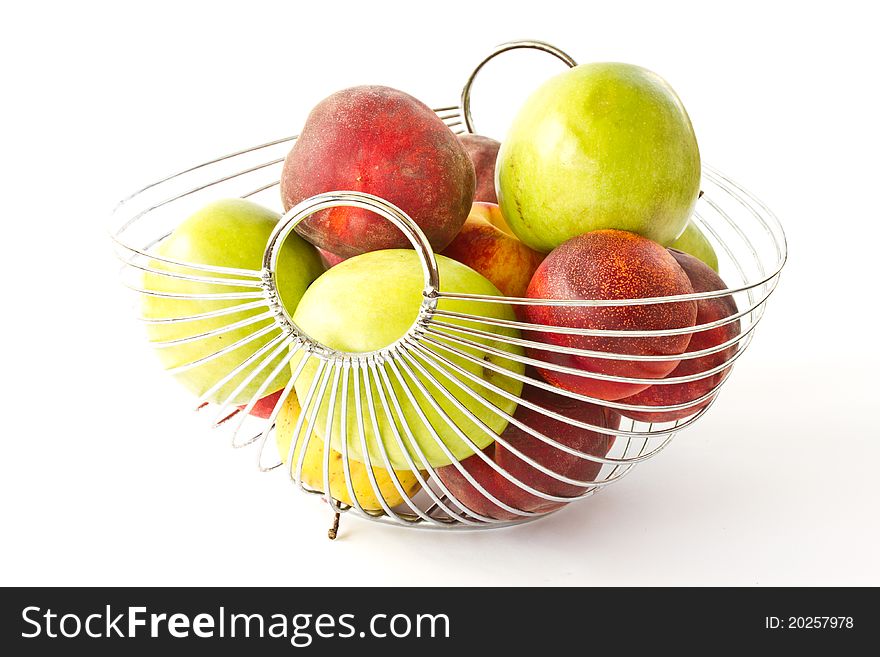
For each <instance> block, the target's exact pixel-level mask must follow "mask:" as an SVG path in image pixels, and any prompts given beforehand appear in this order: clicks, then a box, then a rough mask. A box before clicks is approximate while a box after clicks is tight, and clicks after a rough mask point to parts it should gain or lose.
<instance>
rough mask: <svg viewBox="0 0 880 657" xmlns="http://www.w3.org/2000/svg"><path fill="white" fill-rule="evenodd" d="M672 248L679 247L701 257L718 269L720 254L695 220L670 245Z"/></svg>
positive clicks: (680, 249)
mask: <svg viewBox="0 0 880 657" xmlns="http://www.w3.org/2000/svg"><path fill="white" fill-rule="evenodd" d="M669 248H671V249H678V250H679V251H684V252H685V253H689V254H690V255H692V256H694V257H695V258H699V259H700V260H702V261H703V262H705V263H706V264H707V265H709V266H710V267H711V268H712V269H714V270H715V271H716V272H717V271H718V255H717V254H716V253H715V249H713V248H712V244H711V242H709V240H708V239H707V238H706V236H705V235H704V234H703V231H701V230H700V229H699V228H698V227H697V225H696V224H695V223H694V222H693V221H689V222H688V224H687V226H686V227H685V229H684V232H683V233H682V234H681V235H680V236H679V238H678V239H677V240H675V241H674V242H673V243H672V244H670V245H669Z"/></svg>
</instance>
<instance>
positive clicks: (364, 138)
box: [281, 86, 476, 257]
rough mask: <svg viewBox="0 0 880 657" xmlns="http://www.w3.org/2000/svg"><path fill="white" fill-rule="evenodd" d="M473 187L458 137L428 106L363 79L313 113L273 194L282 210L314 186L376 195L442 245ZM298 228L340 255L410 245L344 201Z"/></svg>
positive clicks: (468, 201)
mask: <svg viewBox="0 0 880 657" xmlns="http://www.w3.org/2000/svg"><path fill="white" fill-rule="evenodd" d="M475 184H476V183H475V177H474V167H473V164H472V163H471V160H470V158H469V157H468V154H467V152H466V151H465V149H464V147H463V146H462V145H461V142H459V141H458V139H457V138H456V136H455V135H454V134H453V133H452V131H451V130H450V129H449V128H448V127H447V126H446V124H445V123H443V121H442V120H440V118H438V117H437V115H436V114H435V113H434V112H433V111H431V109H430V108H429V107H428V106H427V105H425V104H424V103H422V102H420V101H419V100H417V99H415V98H413V97H412V96H410V95H409V94H405V93H403V92H402V91H397V90H396V89H391V88H388V87H380V86H362V87H353V88H351V89H345V90H343V91H338V92H336V93H334V94H332V95H331V96H329V97H328V98H326V99H324V100H323V101H321V102H320V103H318V105H317V106H316V107H315V108H314V109H313V110H312V111H311V113H310V114H309V117H308V119H307V120H306V124H305V126H304V127H303V129H302V133H301V134H300V136H299V138H298V139H297V140H296V142H295V143H294V145H293V148H291V149H290V153H288V155H287V159H286V160H285V161H284V169H283V171H282V174H281V198H282V201H283V203H284V208H285V210H288V209H290V208H291V207H292V206H294V205H295V204H297V203H299V202H300V201H302V200H303V199H306V198H308V197H310V196H313V195H315V194H319V193H321V192H330V191H338V190H353V191H360V192H367V193H370V194H374V195H376V196H380V197H382V198H384V199H386V200H388V201H390V202H392V203H394V204H395V205H397V206H398V207H399V208H401V209H402V210H403V211H404V212H406V213H407V214H408V215H409V216H410V217H412V219H413V220H414V221H415V222H416V223H417V224H418V225H419V227H420V228H421V229H422V231H423V232H424V233H425V235H426V236H427V237H428V240H429V241H430V242H431V246H432V247H433V248H434V250H435V251H442V250H443V249H444V248H446V246H447V245H448V244H449V243H450V242H451V241H452V239H453V238H454V237H455V236H456V234H457V233H458V231H459V229H460V228H461V226H462V224H464V221H465V219H466V218H467V215H468V212H469V211H470V207H471V203H472V202H473V198H474V185H475ZM297 232H299V233H300V234H301V235H302V236H303V237H305V238H306V239H308V240H309V241H310V242H312V243H313V244H314V245H315V246H318V247H320V248H322V249H324V250H326V251H330V252H331V253H335V254H337V255H339V256H343V257H349V256H353V255H357V254H359V253H365V252H367V251H375V250H377V249H392V248H408V247H409V246H410V242H409V240H408V239H407V238H406V237H405V236H404V235H403V233H402V232H401V231H400V230H398V229H397V228H396V227H395V226H394V225H393V224H391V223H390V222H389V221H387V220H386V219H383V218H382V217H379V216H378V215H376V214H375V213H373V212H370V211H368V210H363V209H360V208H352V207H338V208H331V209H328V210H322V211H321V212H318V213H315V214H313V215H312V216H311V217H309V218H308V219H306V220H304V221H303V222H302V223H300V224H299V225H298V226H297Z"/></svg>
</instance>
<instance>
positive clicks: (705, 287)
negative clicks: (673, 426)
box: [620, 249, 740, 422]
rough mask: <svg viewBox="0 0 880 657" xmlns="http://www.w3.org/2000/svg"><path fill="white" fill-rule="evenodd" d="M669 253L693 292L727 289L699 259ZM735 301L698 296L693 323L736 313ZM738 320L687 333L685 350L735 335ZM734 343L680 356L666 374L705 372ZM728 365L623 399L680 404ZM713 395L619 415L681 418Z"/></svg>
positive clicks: (714, 381) (720, 360)
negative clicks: (671, 408) (673, 408)
mask: <svg viewBox="0 0 880 657" xmlns="http://www.w3.org/2000/svg"><path fill="white" fill-rule="evenodd" d="M669 252H670V253H671V254H672V257H673V258H675V260H676V261H677V262H678V264H679V265H680V266H681V268H682V269H683V270H684V272H685V274H687V276H688V278H689V279H690V282H691V285H692V286H693V288H694V292H714V291H716V290H724V289H727V285H725V284H724V281H723V280H721V277H720V276H718V274H716V273H715V272H714V271H712V269H710V268H709V266H708V265H706V264H705V263H704V262H702V261H701V260H698V259H697V258H695V257H693V256H692V255H689V254H687V253H683V252H681V251H676V250H674V249H669ZM736 310H737V309H736V301H734V299H733V297H732V296H726V297H716V298H714V299H700V300H699V301H697V323H696V325H697V326H699V325H701V324H708V323H710V322H717V321H720V320H722V319H724V318H726V317H731V316H733V315H735V314H736ZM739 332H740V326H739V320H738V319H737V320H734V321H732V322H729V323H727V324H724V325H722V326H717V327H715V328H711V329H706V330H704V331H697V332H695V333H693V335H692V336H691V341H690V343H689V344H688V348H687V352H685V353H692V352H695V351H702V350H704V349H711V348H712V347H717V346H719V345H721V344H724V343H725V342H728V341H730V340H733V339H734V338H735V337H736V336H737V335H739ZM736 349H737V347H736V345H735V344H733V345H730V346H729V347H727V348H726V349H723V350H721V351H716V352H715V353H714V354H707V355H705V356H700V357H699V358H683V359H682V361H681V362H680V363H679V364H678V367H676V368H675V369H674V370H672V371H671V372H670V373H669V375H668V377H669V378H673V377H679V376H688V375H691V374H698V373H700V372H707V371H709V370H711V369H714V368H716V367H720V366H722V365H724V363H726V362H727V361H728V360H730V359H731V358H732V357H733V355H734V354H735V353H736ZM729 369H730V368H729V367H726V368H724V369H722V370H721V371H720V372H717V373H715V374H711V375H709V376H707V377H705V378H702V379H697V380H695V381H688V382H684V383H671V384H667V385H663V384H657V385H653V386H651V387H650V388H647V389H646V390H643V391H641V392H639V393H637V394H635V395H633V396H632V397H627V398H626V399H624V400H623V401H624V402H626V403H627V404H638V405H644V406H671V405H673V404H684V403H686V402H690V401H694V400H697V399H699V398H700V397H702V396H703V395H706V394H707V393H709V392H710V391H711V390H712V389H713V388H714V387H715V386H717V385H718V384H719V383H721V381H722V380H723V379H724V377H725V376H726V374H727V371H728V370H729ZM713 397H714V395H712V396H711V397H709V398H708V399H706V400H705V401H703V402H700V403H699V404H695V405H693V406H691V407H690V408H685V409H681V410H678V411H662V412H653V411H625V410H622V411H620V412H621V413H622V414H623V415H626V416H627V417H631V418H633V419H634V420H642V421H644V422H672V421H673V420H679V419H681V418H684V417H687V416H689V415H693V414H694V413H696V412H697V411H699V410H700V409H701V408H703V407H704V406H706V405H708V404H709V402H710V401H712V398H713Z"/></svg>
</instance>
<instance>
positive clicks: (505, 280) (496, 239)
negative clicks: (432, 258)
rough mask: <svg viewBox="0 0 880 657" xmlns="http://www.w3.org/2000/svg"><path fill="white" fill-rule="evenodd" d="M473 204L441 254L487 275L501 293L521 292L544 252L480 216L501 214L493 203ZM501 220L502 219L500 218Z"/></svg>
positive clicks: (524, 291) (516, 295)
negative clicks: (459, 229) (465, 219)
mask: <svg viewBox="0 0 880 657" xmlns="http://www.w3.org/2000/svg"><path fill="white" fill-rule="evenodd" d="M474 208H475V209H477V208H479V209H477V210H476V211H475V210H471V214H470V215H469V216H468V219H467V221H466V222H465V223H464V226H462V228H461V231H460V232H459V233H458V235H456V236H455V239H454V240H452V243H451V244H450V245H449V246H447V247H446V249H444V251H443V255H445V256H448V257H450V258H452V259H453V260H458V261H459V262H461V263H463V264H465V265H467V266H468V267H470V268H471V269H475V270H476V271H478V272H480V273H481V274H482V275H483V276H485V277H486V278H488V279H489V280H490V281H492V283H493V284H494V285H495V287H497V288H498V289H499V290H501V292H502V293H503V294H504V296H508V297H522V296H525V293H526V289H527V288H528V286H529V281H530V280H532V274H534V273H535V270H536V269H537V268H538V265H540V264H541V261H542V260H543V259H544V254H543V253H539V252H538V251H535V250H534V249H530V248H529V247H527V246H526V245H525V244H523V243H522V242H520V241H519V240H518V239H516V238H515V237H513V236H512V235H508V234H507V233H505V232H504V231H502V230H501V229H500V228H497V227H496V226H494V225H493V224H491V223H489V222H488V221H487V220H486V219H484V218H483V216H484V215H485V214H490V215H491V214H497V215H499V216H500V215H501V210H500V209H499V208H498V206H497V205H495V204H494V203H474ZM502 221H503V219H502Z"/></svg>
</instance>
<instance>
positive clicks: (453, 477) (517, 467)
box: [437, 386, 620, 520]
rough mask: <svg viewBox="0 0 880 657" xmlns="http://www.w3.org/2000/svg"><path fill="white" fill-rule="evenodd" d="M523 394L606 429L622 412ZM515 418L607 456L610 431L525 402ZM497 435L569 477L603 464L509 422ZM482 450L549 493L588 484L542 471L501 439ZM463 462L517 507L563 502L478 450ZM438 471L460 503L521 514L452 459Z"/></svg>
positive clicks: (543, 509) (536, 392)
mask: <svg viewBox="0 0 880 657" xmlns="http://www.w3.org/2000/svg"><path fill="white" fill-rule="evenodd" d="M523 397H524V399H526V400H527V401H530V402H532V403H534V404H536V405H538V406H540V407H541V408H544V409H547V410H549V411H552V412H555V413H558V414H559V415H562V416H564V417H567V418H569V419H572V420H576V421H580V422H585V423H587V424H591V425H594V426H597V427H606V428H609V429H616V428H617V427H618V426H619V422H620V416H619V415H617V414H616V413H608V412H606V410H607V409H605V408H603V407H601V406H596V405H594V404H588V403H585V402H580V401H576V400H573V399H570V398H568V397H564V396H563V395H560V394H558V393H554V392H549V391H546V390H542V389H541V388H537V387H534V386H526V387H525V388H524V392H523ZM514 418H516V419H517V420H519V421H521V422H522V423H523V424H525V425H526V426H528V427H529V428H532V429H534V430H536V431H538V432H540V433H542V434H544V435H545V436H547V437H548V438H551V439H553V440H555V441H556V442H558V443H561V444H563V445H565V446H566V447H571V448H572V449H575V450H577V451H579V452H583V453H585V454H590V455H592V456H600V457H604V456H606V455H607V454H608V452H609V451H610V450H611V447H612V445H613V444H614V436H613V435H606V434H600V433H598V432H595V431H591V430H588V429H583V428H580V427H575V426H572V425H571V424H569V423H568V422H565V421H563V420H557V419H554V418H550V417H547V416H546V415H544V414H543V413H540V412H538V411H535V410H532V409H530V408H527V407H526V406H524V405H520V406H519V407H518V408H517V409H516V413H515V414H514ZM501 438H502V439H503V440H504V441H506V442H507V443H508V444H509V445H510V446H511V447H512V448H514V449H517V450H519V451H520V452H522V453H523V454H524V455H525V456H527V457H529V458H531V459H533V460H534V461H536V462H537V463H539V464H541V465H542V466H544V467H546V468H548V469H550V470H552V471H553V472H556V473H557V474H559V475H563V476H566V477H569V478H571V479H577V480H579V481H584V482H589V481H593V480H595V479H596V477H597V475H598V474H599V471H600V470H601V469H602V464H601V463H596V462H594V461H590V460H589V459H585V458H582V457H580V456H577V455H575V454H570V453H568V452H565V451H563V450H561V449H558V448H556V447H553V446H552V445H548V444H547V443H545V442H543V441H542V440H540V439H539V438H536V437H535V436H533V435H531V434H530V433H528V432H527V431H525V430H523V429H521V428H520V427H518V426H516V425H514V424H512V423H511V424H508V425H507V428H506V429H505V430H504V432H503V433H502V434H501ZM484 453H485V454H486V455H487V456H489V457H490V458H491V459H494V461H495V463H497V464H498V465H499V466H501V467H502V468H503V469H505V470H506V471H507V472H508V473H509V474H511V475H512V476H513V477H515V478H516V479H518V480H519V481H521V482H523V483H525V484H527V485H529V486H531V487H532V488H535V489H537V490H539V491H541V492H543V493H547V494H548V495H556V496H560V497H575V496H577V495H580V494H581V493H583V492H584V491H585V490H586V488H585V487H584V486H575V485H574V484H569V483H567V482H562V481H559V480H558V479H556V478H555V477H553V476H551V475H548V474H545V473H543V472H541V471H540V470H538V469H537V468H535V467H534V466H532V465H530V464H528V463H527V462H526V461H524V460H523V459H521V458H520V457H519V456H517V455H516V454H514V453H513V452H512V451H510V449H508V448H507V447H506V446H505V445H502V444H501V442H500V441H496V442H495V443H493V444H492V445H490V446H489V447H488V448H486V450H484ZM461 466H462V467H463V468H464V469H465V470H466V471H467V472H468V473H469V474H470V475H471V476H472V477H474V479H475V480H476V481H477V482H478V483H479V484H480V485H481V486H483V487H484V488H485V489H486V490H487V491H488V492H489V493H491V494H492V495H494V496H495V497H497V498H498V499H499V500H500V501H502V502H504V503H505V504H507V505H509V506H512V507H513V508H515V509H520V510H522V511H531V512H537V513H547V512H549V511H552V510H553V509H557V508H559V507H560V506H562V505H563V503H562V502H553V501H550V500H545V499H542V498H540V497H537V496H536V495H533V494H531V493H529V492H527V491H524V490H523V489H521V488H520V487H518V486H517V485H516V484H514V483H512V482H510V481H509V480H508V479H507V478H505V477H504V476H503V475H502V474H500V473H499V472H496V471H495V470H494V468H492V466H491V465H489V464H488V463H486V462H485V461H483V459H481V458H480V457H479V456H477V455H473V456H470V457H468V458H466V459H465V460H463V461H462V462H461ZM437 476H438V477H439V478H440V480H441V481H442V482H443V483H444V484H445V485H446V486H447V487H448V488H449V489H450V491H451V492H452V493H453V494H454V495H455V496H456V497H457V498H458V500H459V501H460V502H461V503H462V504H463V505H465V506H466V507H467V508H468V509H470V510H471V511H473V512H475V513H478V514H481V515H484V516H488V517H490V518H495V519H498V520H512V519H515V518H521V517H522V516H521V515H518V514H515V513H511V512H510V511H507V510H505V509H502V508H501V507H499V506H498V505H497V504H495V503H494V502H492V501H491V500H489V499H488V498H487V497H486V496H485V495H483V494H482V493H481V492H479V491H478V490H477V489H476V488H475V487H474V486H473V485H472V484H471V483H470V482H469V481H467V479H465V478H464V476H463V475H462V474H461V473H460V472H459V471H458V469H457V468H456V467H455V465H447V466H444V467H442V468H438V469H437Z"/></svg>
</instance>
